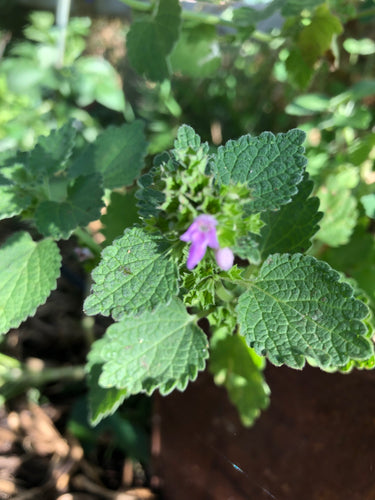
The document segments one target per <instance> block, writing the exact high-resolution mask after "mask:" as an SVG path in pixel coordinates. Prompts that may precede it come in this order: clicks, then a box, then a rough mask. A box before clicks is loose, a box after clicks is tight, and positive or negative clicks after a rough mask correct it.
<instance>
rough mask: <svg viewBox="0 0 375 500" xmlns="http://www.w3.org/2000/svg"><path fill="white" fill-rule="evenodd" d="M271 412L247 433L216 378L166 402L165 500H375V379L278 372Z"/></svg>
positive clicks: (162, 432)
mask: <svg viewBox="0 0 375 500" xmlns="http://www.w3.org/2000/svg"><path fill="white" fill-rule="evenodd" d="M266 376H267V380H268V382H269V384H270V386H271V390H272V396H271V406H270V407H269V409H268V410H267V411H265V412H264V413H263V414H262V416H261V417H260V419H259V420H258V421H257V423H256V424H255V426H254V427H252V428H250V429H245V428H244V427H242V426H241V424H240V422H239V419H238V416H237V414H236V410H235V409H234V408H233V406H232V405H231V404H230V403H229V402H228V398H227V395H226V392H225V390H224V389H222V388H217V387H216V386H215V385H214V384H213V381H212V379H211V377H210V375H208V374H207V373H206V374H204V375H201V376H200V377H199V379H198V381H197V382H196V383H194V384H191V385H190V386H189V388H188V390H187V391H186V392H185V393H183V394H182V393H174V394H172V395H171V396H168V397H166V398H161V397H159V398H158V399H157V402H156V412H155V416H154V427H155V436H154V443H153V448H154V449H153V455H154V469H155V478H154V482H155V484H157V485H159V487H160V489H161V491H162V498H163V499H164V500H274V499H277V500H374V499H375V474H374V469H375V397H374V396H375V373H374V372H358V371H357V372H353V373H351V374H349V375H342V374H326V373H323V372H321V371H320V370H318V369H313V368H306V369H304V370H303V371H302V372H298V371H294V370H291V369H288V368H275V367H272V366H270V367H269V368H268V369H267V371H266Z"/></svg>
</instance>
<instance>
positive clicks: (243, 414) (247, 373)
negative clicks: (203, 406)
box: [209, 334, 270, 426]
mask: <svg viewBox="0 0 375 500" xmlns="http://www.w3.org/2000/svg"><path fill="white" fill-rule="evenodd" d="M264 366H265V362H264V359H263V358H260V357H259V356H258V355H257V354H256V353H255V352H254V351H253V349H251V348H250V347H248V346H247V345H246V341H245V339H244V338H243V337H241V336H239V335H226V336H224V337H223V336H222V335H215V334H214V336H213V337H212V338H211V341H210V362H209V369H210V372H211V373H212V374H213V376H214V381H215V383H216V384H217V385H224V386H225V387H226V389H227V391H228V395H229V398H230V400H231V401H232V403H233V404H234V405H235V406H236V408H237V410H238V413H239V415H240V418H241V421H242V423H243V425H245V426H250V425H252V424H253V423H254V420H255V419H256V418H258V417H259V415H260V412H261V410H264V409H266V408H267V406H268V405H269V394H270V390H269V387H268V385H267V383H266V382H265V380H264V377H263V374H262V370H263V368H264Z"/></svg>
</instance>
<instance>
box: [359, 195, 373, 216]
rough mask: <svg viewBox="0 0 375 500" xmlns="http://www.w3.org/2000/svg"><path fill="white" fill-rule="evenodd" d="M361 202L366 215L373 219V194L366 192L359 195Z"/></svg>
mask: <svg viewBox="0 0 375 500" xmlns="http://www.w3.org/2000/svg"><path fill="white" fill-rule="evenodd" d="M361 203H362V205H363V207H364V209H365V212H366V215H367V217H370V219H375V194H374V193H371V194H366V195H364V196H361Z"/></svg>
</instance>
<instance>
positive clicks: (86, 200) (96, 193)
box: [35, 175, 103, 239]
mask: <svg viewBox="0 0 375 500" xmlns="http://www.w3.org/2000/svg"><path fill="white" fill-rule="evenodd" d="M102 196H103V188H102V187H101V177H100V175H91V176H89V175H87V176H81V177H78V178H77V179H76V180H75V182H74V184H73V186H72V187H70V188H68V195H67V198H66V200H65V201H63V202H57V201H42V202H41V203H40V204H39V205H38V207H37V209H36V211H35V223H36V227H37V229H38V231H39V232H40V233H41V234H43V235H44V236H52V237H53V238H55V239H60V238H69V236H70V235H71V234H72V232H73V231H74V230H75V229H76V228H77V227H78V226H87V224H88V223H89V222H91V221H93V220H96V219H99V217H100V208H101V207H102V206H103V202H102Z"/></svg>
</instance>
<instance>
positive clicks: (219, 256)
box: [215, 247, 234, 271]
mask: <svg viewBox="0 0 375 500" xmlns="http://www.w3.org/2000/svg"><path fill="white" fill-rule="evenodd" d="M215 258H216V262H217V265H218V266H219V267H220V268H221V269H222V270H223V271H229V269H230V268H231V267H232V266H233V261H234V255H233V252H232V250H231V249H230V248H228V247H225V248H219V249H218V250H216V252H215Z"/></svg>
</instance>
